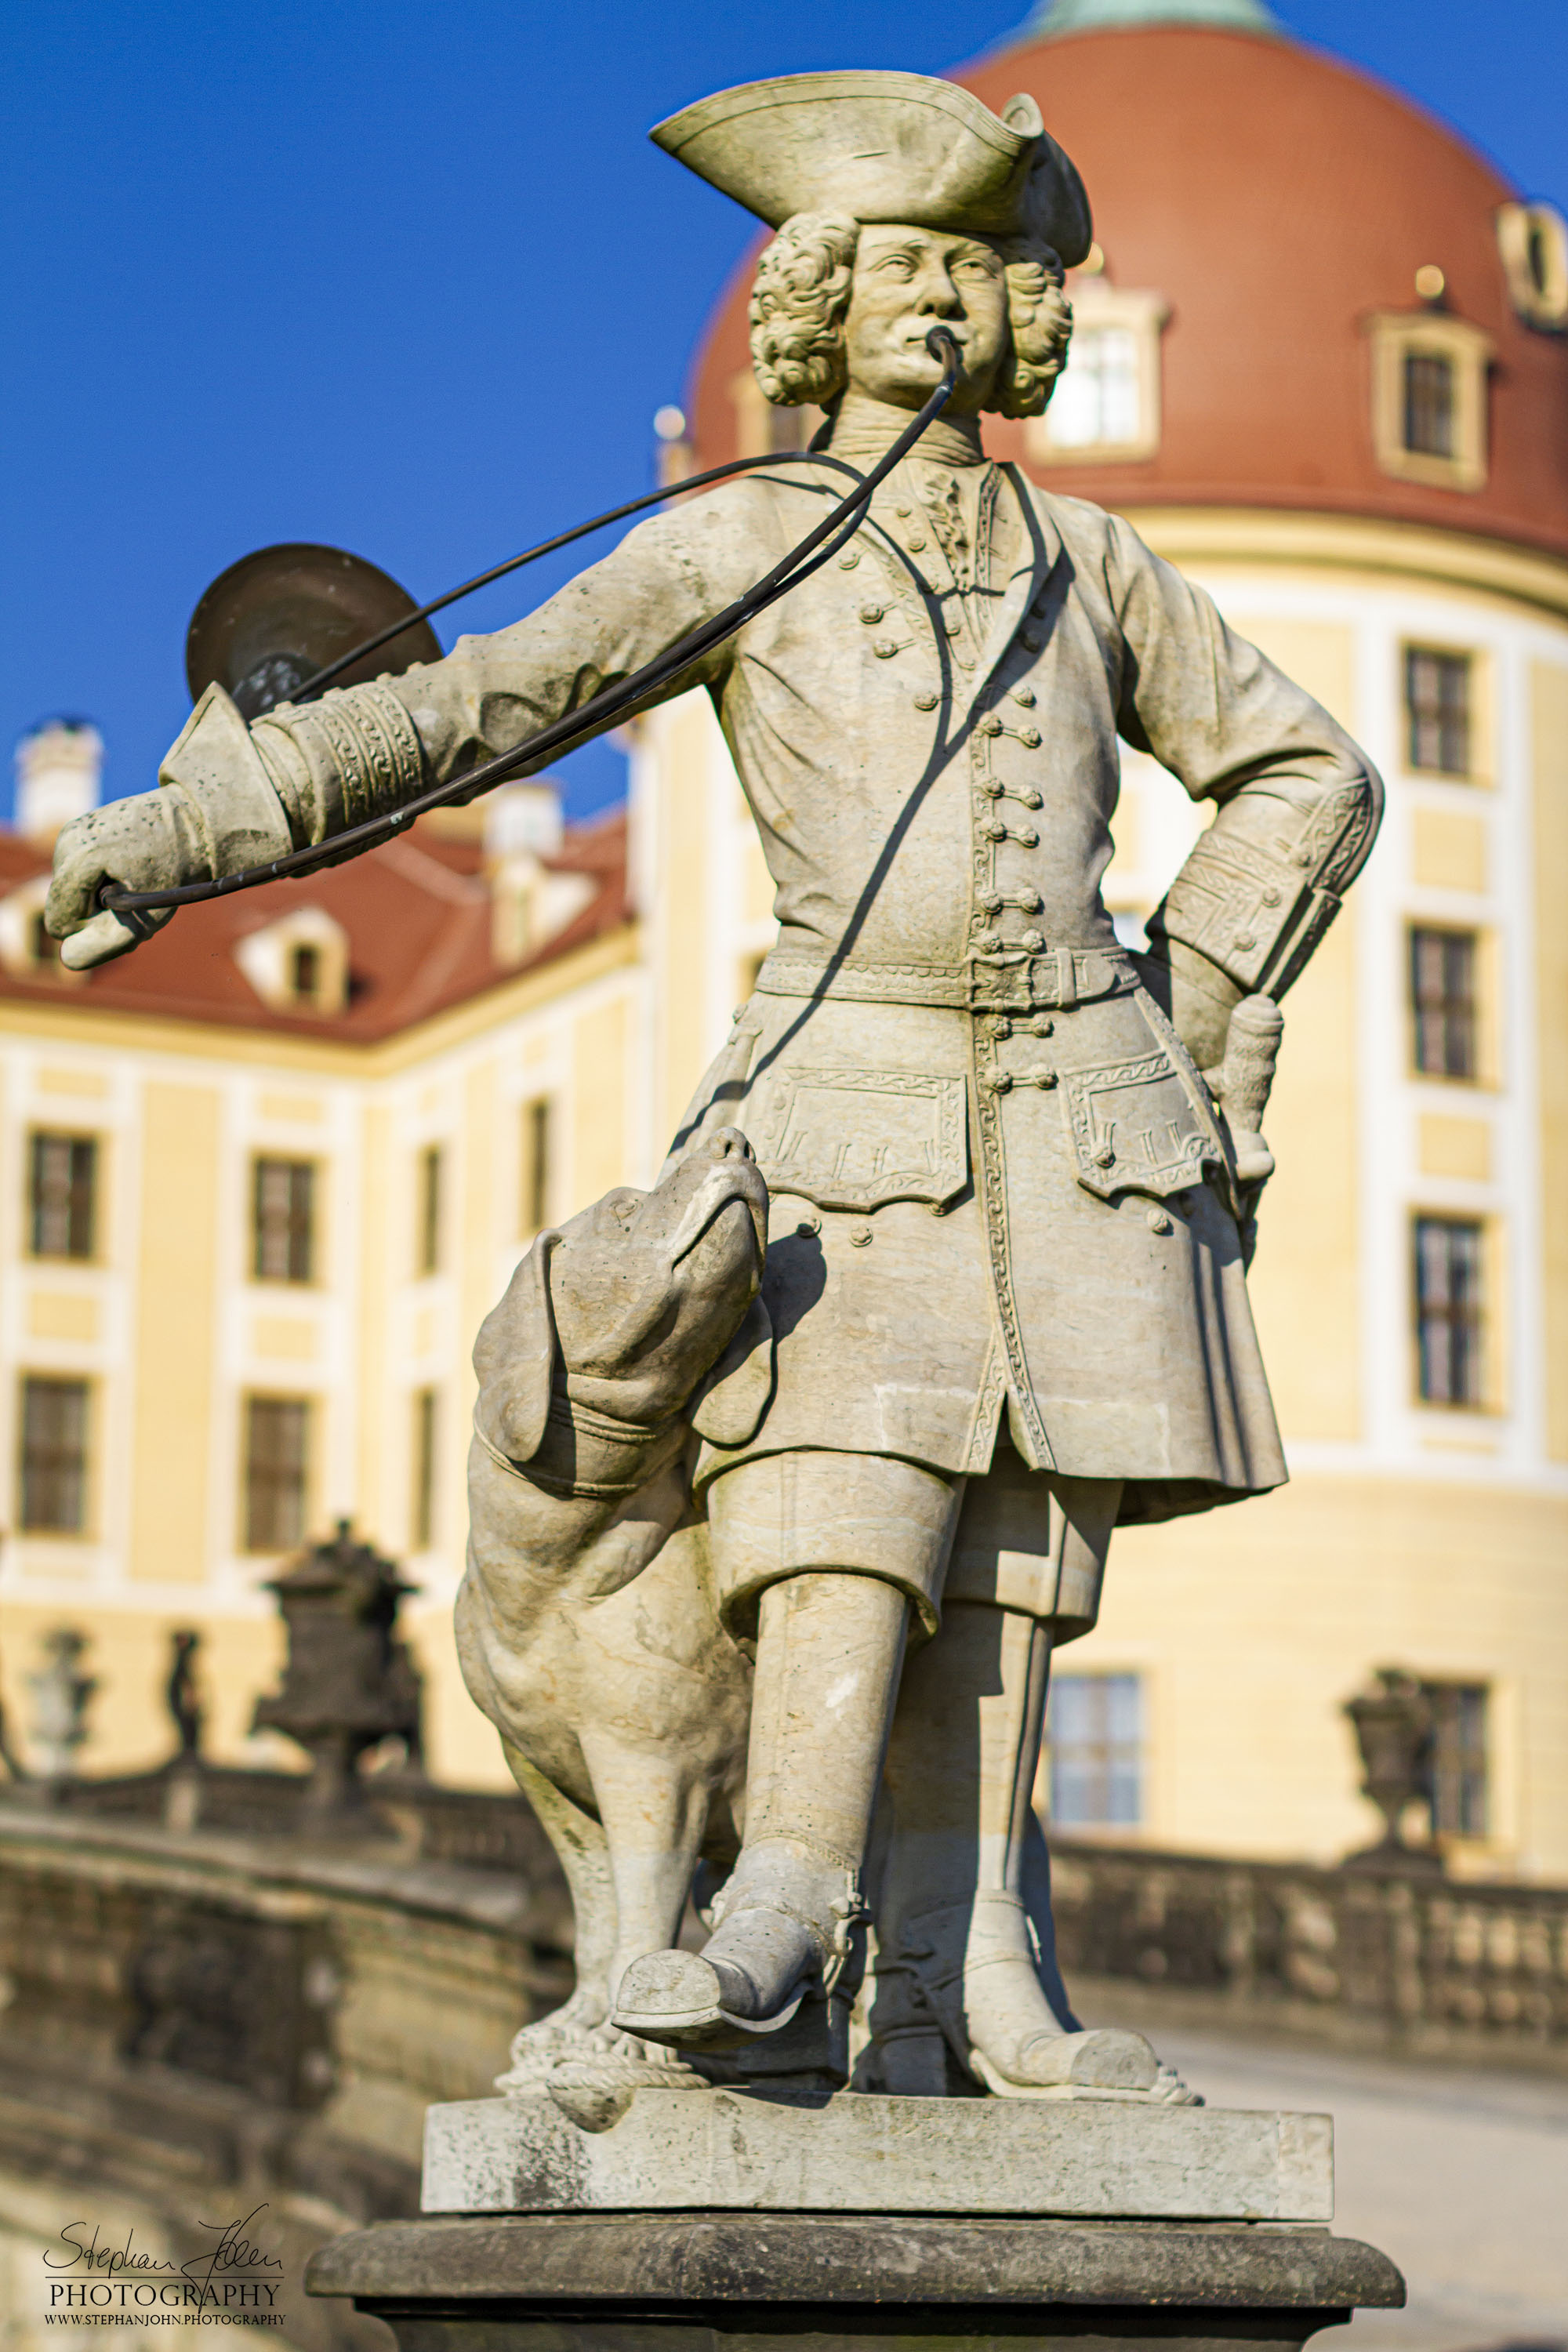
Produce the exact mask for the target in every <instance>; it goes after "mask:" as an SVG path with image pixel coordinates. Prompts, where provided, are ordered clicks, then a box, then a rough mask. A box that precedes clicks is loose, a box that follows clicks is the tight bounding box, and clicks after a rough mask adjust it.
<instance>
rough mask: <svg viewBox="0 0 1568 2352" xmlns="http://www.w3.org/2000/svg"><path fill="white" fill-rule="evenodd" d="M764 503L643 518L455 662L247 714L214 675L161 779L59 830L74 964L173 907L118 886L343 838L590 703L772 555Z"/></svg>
mask: <svg viewBox="0 0 1568 2352" xmlns="http://www.w3.org/2000/svg"><path fill="white" fill-rule="evenodd" d="M762 514H763V509H761V507H760V503H759V501H758V500H757V499H756V496H755V494H754V493H751V492H749V490H748V489H747V488H742V489H740V490H738V491H731V492H727V493H726V492H721V493H720V494H718V495H717V496H716V497H711V498H707V499H700V500H692V501H691V502H690V503H689V504H688V505H685V506H681V507H678V508H676V509H674V510H673V511H672V512H670V513H668V514H662V515H659V516H658V517H656V518H655V520H653V521H651V522H647V523H644V524H642V525H641V526H640V527H639V528H638V529H637V530H634V531H632V532H631V533H630V534H629V536H628V537H627V538H626V541H624V542H623V543H622V545H621V546H620V547H619V548H617V549H616V552H615V553H614V554H613V555H611V556H608V557H606V558H605V562H602V563H597V564H595V565H594V567H593V568H592V569H591V570H590V571H587V572H584V573H582V574H581V575H580V576H579V577H578V578H577V579H576V580H574V581H573V582H572V583H571V584H570V585H569V586H568V587H566V588H563V590H562V591H561V593H560V594H559V595H556V596H552V598H551V599H550V601H549V603H548V604H542V606H541V607H540V609H539V610H538V612H536V613H533V614H530V615H529V617H528V618H527V619H526V620H523V621H520V622H518V623H517V624H516V625H514V626H513V627H511V628H509V629H502V630H500V631H499V632H498V633H497V634H496V635H494V636H489V637H463V638H459V640H458V644H457V646H455V647H454V649H453V651H452V652H451V653H450V654H448V655H447V658H446V659H445V660H444V661H440V662H432V663H429V664H425V665H421V666H419V667H416V668H414V669H410V670H406V671H405V672H404V674H403V675H402V676H401V677H381V678H377V679H376V680H375V681H374V684H372V685H369V686H356V687H350V688H346V689H344V690H341V691H337V690H334V691H331V692H329V693H327V694H324V695H323V696H322V697H321V699H320V700H319V701H317V702H310V703H304V704H301V705H300V706H299V707H298V708H294V707H293V706H291V705H289V704H280V705H279V708H278V709H276V710H272V711H268V713H267V715H266V716H265V717H264V718H262V719H258V720H257V721H256V722H255V724H254V725H253V726H251V727H248V728H247V725H246V723H245V721H244V719H242V718H241V717H240V715H239V712H238V711H237V709H235V706H234V704H233V703H232V702H231V701H230V700H229V698H228V697H227V695H226V694H225V693H224V691H223V689H222V688H220V687H216V686H215V687H209V688H208V689H207V691H206V693H205V695H204V696H203V697H202V699H201V701H200V702H199V703H198V704H197V706H196V708H195V710H194V711H193V712H192V714H191V718H190V720H189V722H188V723H187V725H186V726H185V728H184V731H183V732H182V734H181V735H180V738H179V740H178V741H177V742H176V743H175V744H174V748H173V750H172V751H170V752H169V754H168V756H167V758H166V759H165V760H164V761H163V766H162V768H161V769H160V771H159V779H158V781H159V786H160V789H159V790H158V791H156V792H152V793H139V794H136V795H134V796H133V797H132V798H130V799H127V800H123V801H116V802H111V803H110V804H109V805H108V806H107V807H106V808H102V809H95V810H93V811H92V812H91V813H90V814H89V815H87V816H85V817H80V818H78V819H77V820H76V822H75V823H74V824H69V825H68V826H67V827H66V828H65V830H64V832H63V833H62V834H61V835H60V838H59V841H58V844H57V845H56V849H55V871H54V878H53V881H52V882H51V885H50V888H49V897H48V904H47V913H46V919H47V923H48V928H49V929H50V931H51V932H52V933H53V935H54V937H55V938H56V939H58V940H64V941H65V942H66V943H67V944H66V946H65V949H64V950H63V954H62V959H61V960H62V961H64V962H65V963H67V964H68V965H69V966H70V967H71V968H72V969H74V970H78V971H81V970H85V969H87V968H88V967H89V966H90V965H93V964H96V963H101V962H106V961H109V960H110V958H111V957H113V956H116V955H122V954H124V953H125V951H126V950H127V949H128V948H130V947H132V946H134V945H135V944H136V941H137V939H138V938H139V937H144V936H145V935H146V933H147V932H148V931H150V930H152V929H156V928H157V927H158V925H159V923H160V922H162V921H166V920H167V919H168V918H167V914H166V913H163V914H156V915H153V916H152V917H142V918H140V919H139V922H140V925H141V929H139V930H138V931H136V932H132V930H130V929H127V927H126V926H125V925H124V924H122V923H121V922H120V921H119V920H117V919H116V918H115V917H113V916H112V915H102V914H100V913H98V911H97V900H98V892H99V889H100V886H101V885H102V884H104V883H105V882H109V883H112V884H115V885H118V886H119V887H121V888H129V889H132V890H144V889H163V888H168V887H174V886H177V885H179V884H182V883H185V882H192V881H205V880H207V879H209V878H211V877H216V876H218V875H224V874H235V873H238V872H240V871H242V870H243V869H244V868H246V867H247V866H256V865H263V864H266V863H268V862H269V861H270V860H271V859H273V858H276V857H280V856H286V855H287V854H288V853H289V851H290V850H294V849H301V848H305V847H308V846H312V845H324V844H327V843H330V842H331V841H332V840H333V839H334V838H335V837H336V836H337V835H339V834H341V833H343V832H345V831H346V830H347V829H348V828H349V827H350V826H352V825H355V824H361V823H362V822H363V820H364V819H365V818H367V817H372V816H377V815H380V814H383V813H384V812H385V811H388V810H391V809H395V808H399V807H402V806H404V805H405V804H406V803H408V802H409V801H411V800H414V799H415V798H416V797H417V795H418V794H419V793H423V792H426V791H427V790H428V789H429V788H430V787H431V786H432V785H433V784H437V783H445V782H450V781H453V780H456V779H458V778H461V777H462V776H463V775H464V774H465V773H467V772H468V770H470V769H473V768H477V767H479V765H480V764H481V763H482V762H483V761H486V760H488V759H490V758H492V757H493V756H495V755H496V754H497V753H500V752H503V751H512V750H514V749H516V748H517V747H518V746H519V745H521V744H524V743H526V742H527V741H528V740H530V739H531V737H532V736H534V735H537V734H538V733H540V732H541V730H542V729H544V728H546V727H548V726H550V725H552V723H553V722H554V721H555V720H557V719H563V718H568V717H570V716H571V714H572V713H573V712H574V711H576V710H580V709H583V708H584V705H585V704H587V703H589V702H591V701H592V700H593V699H594V698H595V695H597V694H599V693H600V692H602V691H603V689H604V688H606V687H612V686H615V685H616V684H618V683H619V682H620V681H621V680H623V679H625V678H626V677H631V676H633V675H634V674H635V673H636V672H637V670H639V669H640V668H642V667H644V666H645V665H646V664H647V663H648V662H650V661H653V660H655V659H656V658H657V657H658V656H659V655H660V654H662V653H664V652H666V651H668V649H669V647H671V646H674V645H676V644H677V643H678V642H679V639H680V638H682V637H683V636H685V635H687V634H688V633H689V631H691V630H693V629H695V628H698V627H700V625H702V623H703V622H705V621H708V620H710V619H711V618H712V617H713V616H714V614H717V613H719V612H721V611H722V610H723V609H724V607H725V606H726V605H727V604H731V603H732V602H733V601H734V600H735V598H736V597H737V596H739V595H741V594H742V593H743V592H744V591H745V589H746V588H747V587H748V586H749V585H750V584H751V583H752V580H753V579H754V578H755V577H756V576H757V575H758V574H759V573H760V572H763V571H765V570H766V569H767V566H768V564H769V562H771V561H772V560H773V550H772V549H771V546H770V545H769V543H768V539H767V536H766V533H765V528H763V529H760V528H759V526H760V525H761V518H762ZM730 656H731V647H730V646H728V645H725V646H721V647H719V648H717V649H716V650H715V651H714V652H713V653H711V654H710V655H709V656H707V657H706V658H705V660H704V661H703V662H701V663H700V664H698V665H696V666H694V667H692V668H691V669H689V670H687V671H685V672H683V673H682V675H681V676H680V677H679V678H678V679H676V680H675V681H673V682H672V683H671V684H670V685H669V686H668V687H666V688H664V689H663V690H662V693H661V694H660V695H659V696H658V697H657V698H656V699H663V698H667V697H668V695H671V694H675V693H679V692H683V691H684V690H685V689H686V688H689V687H691V686H694V685H699V684H703V683H708V682H711V681H713V680H715V679H717V678H718V677H720V676H721V674H722V672H723V669H724V667H725V665H726V664H727V662H728V660H729V659H730ZM621 716H623V717H624V716H625V714H624V713H623V714H621ZM523 772H526V770H525V771H523Z"/></svg>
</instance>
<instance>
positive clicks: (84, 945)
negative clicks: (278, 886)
mask: <svg viewBox="0 0 1568 2352" xmlns="http://www.w3.org/2000/svg"><path fill="white" fill-rule="evenodd" d="M211 873H212V865H211V861H210V859H209V857H208V856H207V845H206V842H205V837H204V835H203V832H202V828H201V826H200V824H198V823H197V821H196V816H195V811H194V809H193V808H192V807H191V804H190V802H189V800H188V799H187V797H186V795H185V794H184V793H183V792H181V791H180V790H179V788H178V787H177V786H175V787H174V788H173V789H171V790H168V791H159V792H155V793H136V794H135V795H134V797H133V798H132V799H130V800H123V801H110V803H109V805H108V807H107V808H99V809H89V812H88V814H86V815H85V816H79V817H74V818H73V819H72V820H71V822H70V824H68V825H66V826H65V827H64V828H63V830H62V831H61V834H60V836H59V839H58V841H57V842H56V844H55V870H54V876H53V878H52V879H51V881H50V883H49V895H48V898H47V902H46V904H45V908H44V921H45V924H46V926H47V929H48V931H49V934H50V936H51V938H54V939H57V940H62V941H63V942H64V944H63V945H62V947H61V949H60V961H61V962H62V963H63V964H64V965H65V966H66V969H67V970H68V971H90V970H91V968H92V967H93V966H94V965H95V964H100V963H109V962H111V961H112V960H113V959H114V957H116V956H122V955H125V954H128V953H129V951H130V950H131V949H132V948H133V947H137V946H139V945H140V943H141V942H142V940H145V939H150V938H151V937H152V935H153V932H154V931H156V930H161V929H162V928H163V925H164V924H165V923H166V922H167V921H168V919H169V917H170V916H171V915H172V914H173V913H174V908H172V907H167V908H159V909H157V910H155V911H152V912H149V913H147V914H142V915H130V916H124V917H122V916H120V915H113V914H109V913H106V912H102V911H100V908H99V905H98V893H99V890H100V887H101V886H102V885H103V884H104V883H105V882H108V883H111V884H113V885H115V886H116V887H119V888H120V889H121V890H166V889H169V888H171V887H174V886H175V885H177V884H179V883H181V882H204V881H205V880H207V879H208V878H209V877H210V876H211Z"/></svg>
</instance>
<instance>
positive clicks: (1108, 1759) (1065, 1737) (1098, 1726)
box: [1046, 1675, 1143, 1829]
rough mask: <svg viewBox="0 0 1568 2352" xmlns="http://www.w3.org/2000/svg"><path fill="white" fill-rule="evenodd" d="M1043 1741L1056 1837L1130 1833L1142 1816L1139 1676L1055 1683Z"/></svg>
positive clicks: (1068, 1677)
mask: <svg viewBox="0 0 1568 2352" xmlns="http://www.w3.org/2000/svg"><path fill="white" fill-rule="evenodd" d="M1046 1736H1047V1742H1048V1748H1047V1754H1048V1759H1049V1770H1050V1790H1051V1821H1052V1823H1053V1824H1054V1826H1055V1827H1056V1828H1058V1829H1133V1828H1136V1826H1137V1824H1138V1823H1139V1822H1140V1821H1141V1820H1142V1815H1143V1787H1142V1782H1143V1686H1142V1681H1141V1680H1140V1678H1139V1676H1138V1675H1057V1676H1055V1677H1054V1679H1053V1681H1052V1683H1051V1691H1050V1705H1049V1709H1048V1712H1047V1724H1046Z"/></svg>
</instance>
